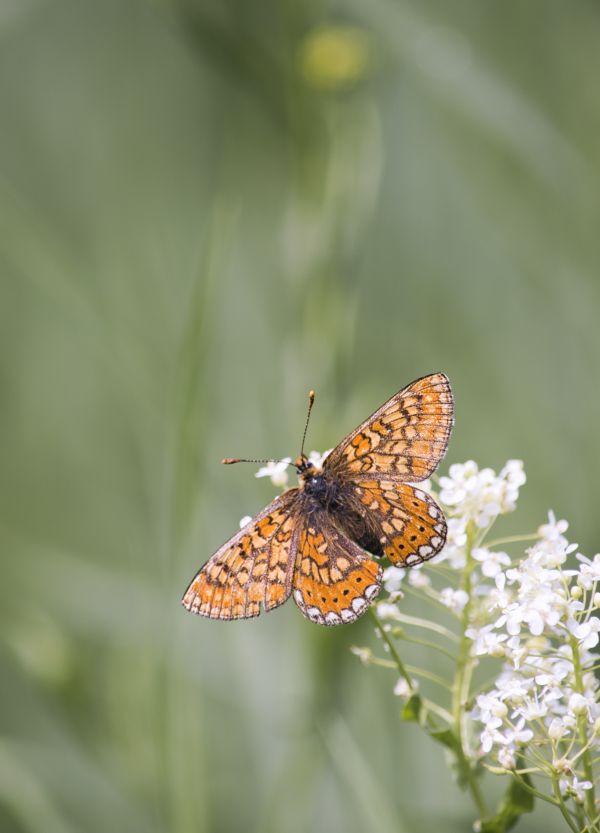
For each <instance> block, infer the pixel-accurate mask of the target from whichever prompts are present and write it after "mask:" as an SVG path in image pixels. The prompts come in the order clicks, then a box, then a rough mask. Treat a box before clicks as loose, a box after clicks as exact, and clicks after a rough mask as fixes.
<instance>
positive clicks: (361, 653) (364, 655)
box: [350, 645, 373, 665]
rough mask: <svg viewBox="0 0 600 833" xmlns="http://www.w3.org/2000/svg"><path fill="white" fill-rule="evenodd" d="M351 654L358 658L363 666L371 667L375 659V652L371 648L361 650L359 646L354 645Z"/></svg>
mask: <svg viewBox="0 0 600 833" xmlns="http://www.w3.org/2000/svg"><path fill="white" fill-rule="evenodd" d="M350 652H351V653H352V654H354V656H356V657H358V659H359V660H360V662H362V664H363V665H369V663H370V662H371V660H372V658H373V652H372V651H371V649H370V648H360V647H359V646H358V645H352V647H351V648H350Z"/></svg>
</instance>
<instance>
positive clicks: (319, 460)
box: [308, 448, 333, 469]
mask: <svg viewBox="0 0 600 833" xmlns="http://www.w3.org/2000/svg"><path fill="white" fill-rule="evenodd" d="M332 451H333V448H328V449H327V451H324V452H323V453H322V454H321V453H320V452H318V451H311V452H310V454H309V455H308V460H309V462H310V463H312V464H313V466H314V467H315V468H317V469H322V468H323V463H324V462H325V459H326V458H327V457H329V455H330V454H331V452H332Z"/></svg>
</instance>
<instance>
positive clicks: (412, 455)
mask: <svg viewBox="0 0 600 833" xmlns="http://www.w3.org/2000/svg"><path fill="white" fill-rule="evenodd" d="M453 422H454V400H453V397H452V390H451V388H450V382H449V381H448V377H447V376H446V375H445V374H444V373H432V374H431V375H430V376H423V377H422V378H421V379H417V381H416V382H413V383H412V384H410V385H408V386H407V387H405V388H403V389H402V390H401V391H399V392H398V393H397V394H396V395H395V396H392V398H391V399H389V400H388V401H387V402H386V403H385V404H384V405H382V406H381V407H380V408H378V409H377V410H376V411H375V413H374V414H372V415H371V416H370V417H369V418H368V419H366V420H365V421H364V422H363V423H362V424H361V425H359V426H358V428H357V429H356V430H355V431H353V432H352V433H351V434H349V435H348V436H347V437H346V438H345V439H344V440H342V442H341V443H340V444H339V445H338V446H337V447H336V448H334V450H333V451H332V452H331V454H330V455H329V456H328V457H327V459H326V460H325V463H324V466H323V468H324V471H326V472H330V473H331V475H333V476H334V477H338V478H346V479H347V478H350V479H352V480H359V479H361V478H366V479H373V478H375V477H382V478H385V479H386V480H395V481H399V482H402V483H418V482H419V481H421V480H425V479H426V478H427V477H429V476H430V475H431V474H433V472H434V471H435V469H436V468H437V466H438V465H439V463H440V461H441V459H442V457H443V456H444V454H445V453H446V448H447V446H448V440H449V438H450V432H451V430H452V425H453Z"/></svg>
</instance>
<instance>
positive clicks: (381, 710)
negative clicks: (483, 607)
mask: <svg viewBox="0 0 600 833" xmlns="http://www.w3.org/2000/svg"><path fill="white" fill-rule="evenodd" d="M599 42H600V10H599V8H598V4H597V3H595V2H583V0H573V2H571V3H568V4H567V3H564V2H563V0H530V2H528V3H520V2H517V1H516V0H508V2H503V3H482V2H481V0H461V2H448V0H431V2H426V3H418V2H416V0H412V2H409V0H404V1H403V2H401V0H370V2H368V3H364V2H363V3H359V2H357V0H340V2H338V3H326V2H319V0H310V2H304V3H302V2H292V1H291V0H279V2H278V1H277V0H254V2H247V0H226V1H225V2H217V1H216V0H215V1H214V2H212V3H211V2H200V0H198V2H197V3H194V2H191V0H189V2H185V1H184V0H179V2H176V0H173V2H166V0H165V2H162V3H161V2H145V1H144V0H95V2H93V0H71V1H70V2H67V1H66V0H3V2H2V3H1V4H0V118H1V124H0V218H1V225H0V229H1V231H0V273H1V276H2V283H1V289H2V295H1V302H0V322H1V327H0V340H1V344H0V391H1V397H2V399H1V411H0V413H1V417H0V418H1V431H0V465H1V474H0V497H1V507H2V509H1V516H0V530H1V536H2V580H1V582H0V830H1V831H2V833H4V831H7V833H30V832H31V833H38V832H39V833H79V831H82V833H96V832H97V833H106V831H127V833H137V831H140V833H141V831H143V833H155V832H156V833H159V832H160V833H166V832H167V831H168V832H169V833H187V831H190V833H191V831H194V833H204V831H210V833H213V831H214V832H215V833H217V831H227V832H228V833H229V831H232V832H233V831H257V833H258V831H260V832H261V833H262V831H274V832H275V831H276V832H277V833H301V831H306V830H314V831H321V830H327V831H334V833H335V832H336V831H344V833H354V831H357V832H358V831H364V830H370V831H376V832H377V833H379V831H382V833H391V832H392V831H396V833H398V832H400V833H402V831H418V830H421V829H423V828H424V827H425V826H428V827H429V828H430V829H431V828H432V829H434V830H435V829H444V830H446V831H448V830H450V831H463V830H468V829H470V824H471V821H472V819H473V817H474V814H473V811H472V809H471V807H470V805H469V804H468V802H467V799H466V798H465V797H464V796H463V795H462V794H461V793H460V792H459V791H458V790H457V789H456V787H455V786H454V784H453V782H452V780H451V776H450V774H449V773H448V771H447V769H446V767H445V764H444V761H443V759H442V755H441V753H440V750H439V748H437V747H434V746H433V745H432V744H431V742H429V741H428V740H426V739H424V738H422V737H421V736H420V734H419V733H418V731H417V730H416V729H415V728H413V727H411V726H407V725H401V724H400V723H399V721H398V708H399V702H398V700H397V699H396V698H395V697H394V696H393V694H392V687H393V684H394V682H395V678H394V676H393V674H391V673H389V674H388V673H386V672H385V671H382V670H380V669H368V668H364V667H363V666H361V665H360V664H359V663H358V662H357V659H356V657H354V656H352V655H351V653H350V651H349V647H350V646H351V645H352V644H363V645H364V644H366V645H371V646H374V645H375V637H374V635H373V633H372V629H371V628H370V626H369V623H368V622H360V623H358V624H356V625H355V626H348V627H344V628H340V629H334V630H330V629H325V628H319V627H317V626H315V625H312V624H310V623H309V622H307V621H305V620H304V619H303V618H302V617H301V615H300V614H299V612H298V610H297V609H296V608H295V606H294V604H293V603H289V604H288V605H286V606H284V607H283V608H281V609H280V610H278V611H276V612H274V613H271V614H269V615H268V616H261V617H260V618H259V619H256V620H252V621H248V622H240V623H232V624H225V623H218V622H217V623H213V622H209V621H206V620H203V619H199V618H196V617H192V616H190V615H189V614H188V613H186V612H185V611H184V610H183V609H182V608H181V607H180V605H179V598H180V595H181V593H182V591H183V589H184V588H185V586H186V583H187V581H188V580H189V578H190V577H191V575H192V574H193V572H194V571H195V570H196V569H197V568H198V567H199V566H200V565H201V564H202V562H203V561H204V560H205V559H206V558H207V557H208V556H209V555H210V554H211V552H212V551H213V550H214V549H215V548H216V547H217V546H218V545H220V544H221V543H222V542H223V540H225V538H227V537H228V536H229V535H230V534H232V533H233V532H234V531H235V530H236V529H237V525H238V520H239V518H240V517H241V516H242V515H245V514H248V513H252V512H254V511H256V510H258V509H259V508H260V507H261V506H262V505H263V504H264V503H265V502H266V501H267V500H269V499H270V498H271V497H272V496H273V494H274V489H273V487H272V486H271V484H269V483H268V482H265V481H257V480H255V479H254V477H253V469H252V467H247V468H243V467H239V468H236V469H225V468H223V467H221V466H220V464H219V461H220V459H221V457H223V456H226V455H244V456H246V455H247V456H254V455H256V456H277V455H286V454H290V455H294V454H296V453H297V452H298V450H299V449H298V447H299V442H300V435H301V431H302V424H303V420H304V415H305V406H306V393H307V390H308V389H309V388H310V387H314V388H315V389H316V390H317V394H318V398H317V404H316V408H315V412H314V417H313V420H312V425H311V430H310V435H309V441H308V444H307V446H308V448H309V449H310V448H316V449H320V450H323V449H325V448H328V447H330V446H332V445H334V444H335V443H336V442H337V441H338V440H339V439H341V437H342V436H343V434H344V433H345V432H346V431H348V430H350V429H351V428H353V427H354V425H355V424H356V423H357V422H358V421H359V420H361V419H362V418H364V416H366V414H368V413H370V411H371V410H373V409H374V408H375V407H376V406H377V405H379V404H380V403H381V402H382V401H383V400H384V399H385V398H387V397H388V396H390V395H391V394H392V393H394V392H395V391H396V390H397V389H399V388H400V387H401V386H403V385H404V384H406V383H407V382H409V381H411V380H412V379H414V378H416V377H418V376H420V375H423V374H425V373H427V372H430V371H434V370H444V371H446V372H447V373H448V374H449V376H450V378H451V380H452V382H453V386H454V389H455V394H456V400H457V422H456V428H455V432H454V436H453V439H452V442H451V446H450V450H449V454H448V458H447V461H446V463H445V464H444V466H443V469H442V470H444V468H445V467H446V465H447V463H448V462H457V461H462V460H464V459H467V458H474V459H475V460H477V461H478V462H479V464H480V465H492V466H494V467H500V466H501V465H502V464H503V463H504V461H505V460H506V459H507V458H509V457H521V458H523V459H524V460H525V465H526V470H527V473H528V477H529V482H528V485H527V487H526V488H525V490H524V492H523V495H522V498H521V505H520V511H519V513H518V516H516V517H515V516H513V517H512V518H511V519H508V520H507V521H505V522H504V523H503V526H502V530H503V531H504V530H506V531H530V530H531V529H534V528H535V527H537V526H538V524H539V523H541V522H542V521H543V520H544V517H545V513H546V511H547V509H548V508H550V507H551V508H554V509H555V511H556V512H557V514H558V515H560V516H561V517H566V518H568V519H569V520H570V521H571V534H572V538H573V539H574V540H577V541H579V543H580V545H581V547H582V549H583V551H584V552H587V554H589V555H591V554H593V553H594V552H595V548H596V547H597V546H598V543H597V542H598V539H599V537H600V536H599V535H598V532H599V530H598V526H599V521H598V512H597V508H596V494H597V489H596V477H597V474H596V470H597V458H598V440H597V432H598V424H599V417H600V391H599V384H598V376H599V372H598V371H599V362H598V358H599V349H600V333H599V328H598V310H599V308H600V307H599V303H598V301H599V295H600V284H599V281H598V271H599V268H600V246H599V243H598V217H599V211H598V208H599V193H600V191H599V172H600V142H599V140H598V139H599V135H600V134H599V130H600V105H599V100H598V78H599V77H600V50H599V49H598V43H599ZM539 823H540V820H539V818H538V819H537V821H534V819H533V818H529V819H528V820H525V821H524V822H523V823H522V825H521V828H520V829H521V830H523V831H527V830H537V829H539ZM545 824H546V829H547V830H549V831H550V830H554V829H556V830H559V829H561V823H560V822H559V821H558V819H553V818H552V817H550V818H549V820H548V821H546V822H545ZM553 825H556V827H554V826H553Z"/></svg>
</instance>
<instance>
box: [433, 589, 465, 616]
mask: <svg viewBox="0 0 600 833" xmlns="http://www.w3.org/2000/svg"><path fill="white" fill-rule="evenodd" d="M440 601H441V603H442V604H443V605H446V607H449V608H450V610H452V611H454V613H460V612H461V610H462V609H463V608H464V606H465V605H466V603H467V602H468V601H469V594H468V593H465V591H464V590H455V589H454V588H453V587H444V589H443V590H442V591H441V592H440Z"/></svg>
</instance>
